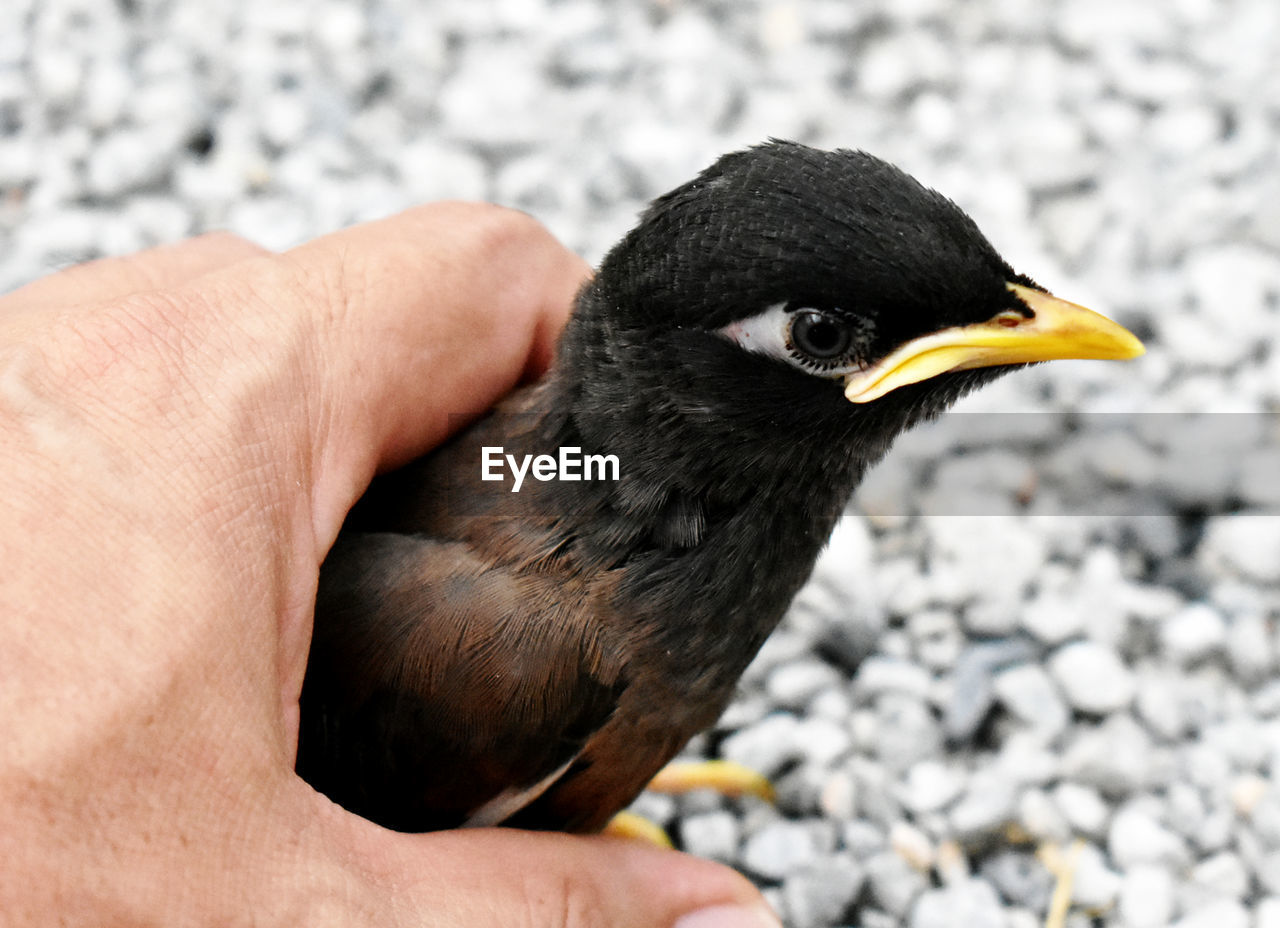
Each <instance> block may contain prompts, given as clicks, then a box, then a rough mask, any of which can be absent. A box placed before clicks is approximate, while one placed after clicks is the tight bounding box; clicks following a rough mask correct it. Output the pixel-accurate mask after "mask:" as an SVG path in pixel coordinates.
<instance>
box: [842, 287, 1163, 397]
mask: <svg viewBox="0 0 1280 928" xmlns="http://www.w3.org/2000/svg"><path fill="white" fill-rule="evenodd" d="M1007 286H1008V287H1009V289H1010V290H1011V291H1013V293H1014V295H1015V296H1017V297H1018V299H1019V300H1021V301H1022V302H1023V303H1025V304H1026V305H1027V306H1028V307H1029V308H1030V309H1031V312H1032V315H1031V316H1030V317H1029V318H1028V317H1025V316H1023V315H1022V314H1021V313H1019V312H1016V311H1014V310H1007V311H1005V312H1002V313H999V314H998V315H997V316H995V317H994V318H993V319H988V320H987V321H986V322H979V323H976V324H974V325H964V326H953V327H951V328H948V329H942V330H940V331H937V332H932V333H930V334H929V335H923V336H921V337H920V338H914V339H912V340H911V341H909V342H907V343H906V344H905V345H902V346H900V347H898V348H897V349H895V350H894V351H892V352H891V353H890V354H889V355H888V356H887V357H885V358H883V359H881V360H880V361H879V362H877V363H876V364H873V365H872V366H871V367H869V368H867V369H866V370H862V371H857V372H856V373H853V374H850V375H848V376H847V377H846V378H845V387H844V395H845V397H846V398H847V399H849V400H850V401H851V402H854V403H869V402H871V401H872V400H876V399H879V398H880V397H882V396H884V395H885V394H886V393H888V392H889V391H890V390H896V389H897V388H898V387H904V386H906V385H907V384H909V383H919V382H920V381H921V380H928V379H929V378H930V377H936V376H937V375H938V374H945V373H946V372H947V371H962V370H968V369H970V368H974V367H995V366H996V365H1000V364H1028V363H1031V362H1033V361H1054V360H1058V359H1060V358H1096V359H1100V360H1115V361H1123V360H1126V359H1128V358H1136V357H1138V356H1139V355H1141V354H1144V353H1145V352H1146V349H1145V348H1143V347H1142V342H1140V341H1138V339H1137V338H1136V337H1135V336H1134V335H1133V333H1132V332H1130V331H1129V330H1128V329H1126V328H1125V327H1124V326H1122V325H1119V324H1117V323H1115V322H1112V321H1111V320H1110V319H1108V318H1107V317H1106V316H1102V315H1099V314H1098V313H1095V312H1094V311H1093V310H1091V309H1085V308H1084V307H1083V306H1077V305H1076V304H1075V303H1068V302H1067V301H1066V300H1060V299H1058V298H1057V297H1055V296H1050V295H1049V294H1047V293H1043V292H1041V291H1039V290H1033V289H1031V288H1030V287H1024V286H1022V285H1021V284H1008V285H1007Z"/></svg>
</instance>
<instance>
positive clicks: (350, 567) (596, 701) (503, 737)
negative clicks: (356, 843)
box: [298, 533, 625, 831]
mask: <svg viewBox="0 0 1280 928" xmlns="http://www.w3.org/2000/svg"><path fill="white" fill-rule="evenodd" d="M584 608H585V604H584V603H582V602H579V601H578V600H577V598H576V597H575V594H574V593H573V592H572V591H570V590H567V589H566V588H565V586H564V584H563V582H562V581H561V580H560V579H557V578H552V577H547V576H541V575H536V574H524V575H517V574H516V573H514V572H513V571H512V570H510V569H507V568H502V567H497V568H495V567H492V566H488V565H487V564H485V563H484V562H482V561H481V560H480V559H479V558H478V557H477V556H476V555H475V554H474V552H473V551H472V550H471V549H470V548H469V547H468V546H467V545H466V544H464V543H460V542H444V541H435V540H431V539H428V538H423V537H419V536H409V535H398V534H389V533H371V534H350V535H343V536H342V537H341V538H340V539H339V541H338V544H337V545H335V547H334V549H333V551H331V552H330V554H329V557H328V559H327V561H326V564H325V569H324V570H323V571H322V573H321V587H320V590H319V594H318V597H317V605H316V628H315V636H314V640H313V644H312V653H311V660H310V663H309V665H308V669H307V679H306V682H305V684H304V687H303V693H302V718H303V722H302V731H301V732H300V736H299V746H298V772H299V774H301V775H302V776H303V777H304V778H305V779H307V780H308V782H310V783H311V784H312V785H313V786H315V787H316V788H317V789H319V790H320V791H321V792H323V793H325V794H326V795H328V796H329V797H330V798H332V799H333V800H334V801H336V802H337V803H339V804H340V805H342V806H344V807H345V808H347V809H349V810H351V811H353V812H356V813H358V814H360V815H363V816H365V817H366V818H370V819H372V820H373V821H376V822H378V823H380V824H383V825H386V826H387V827H390V828H396V829H398V830H402V831H424V830H430V829H436V828H448V827H454V826H457V825H460V824H463V823H464V822H466V821H467V820H468V819H469V818H471V816H472V815H473V814H474V813H475V812H476V811H477V810H478V809H480V808H481V807H484V806H485V805H486V804H487V803H493V802H494V800H495V799H497V798H498V797H502V796H503V795H504V794H505V795H507V796H510V795H511V794H513V793H519V792H521V791H526V790H529V789H530V788H531V787H534V786H535V785H539V784H543V785H545V783H546V782H549V781H550V780H551V779H554V777H553V774H556V773H557V771H560V770H562V769H564V768H565V767H566V766H567V765H569V763H570V762H571V761H572V760H573V759H574V758H575V757H576V756H577V755H578V753H579V752H580V751H581V749H582V746H583V745H584V744H585V743H586V741H587V740H588V739H589V738H590V737H591V736H592V734H593V733H595V732H596V731H597V730H598V729H600V728H601V726H603V725H605V724H606V723H607V722H608V720H609V719H610V717H611V716H612V714H613V713H614V711H615V708H616V706H617V704H618V700H619V697H620V695H621V693H622V691H623V689H624V688H625V680H624V679H623V678H622V675H621V671H620V669H619V667H618V665H617V663H616V661H615V660H614V659H613V658H612V657H611V655H610V652H609V650H608V649H607V648H606V647H605V646H604V642H602V641H600V640H599V634H600V631H599V626H598V625H596V624H595V623H592V622H584V621H581V616H582V614H583V611H584ZM575 617H576V618H577V619H578V620H576V621H575V620H574V619H575ZM535 793H536V791H535ZM491 808H492V806H491Z"/></svg>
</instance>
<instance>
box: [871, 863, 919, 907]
mask: <svg viewBox="0 0 1280 928" xmlns="http://www.w3.org/2000/svg"><path fill="white" fill-rule="evenodd" d="M865 866H866V873H867V889H868V892H869V894H870V896H871V901H872V902H873V903H874V904H875V905H877V906H879V907H880V908H881V909H883V910H884V911H886V912H889V913H890V914H892V915H897V916H899V917H901V916H904V915H906V913H907V910H908V909H909V908H910V907H911V903H912V902H914V901H915V899H916V897H917V896H919V895H920V893H922V892H924V891H925V890H926V889H927V888H928V886H929V881H928V880H927V879H926V878H925V876H924V874H922V873H921V872H920V871H919V870H917V869H916V868H915V867H913V866H911V864H909V863H907V861H906V860H904V859H903V858H902V856H901V855H900V854H898V853H897V852H895V851H882V852H880V853H879V854H876V855H874V856H873V857H871V858H869V859H868V860H867V861H866V864H865Z"/></svg>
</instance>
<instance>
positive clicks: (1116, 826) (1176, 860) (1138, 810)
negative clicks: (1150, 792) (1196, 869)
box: [1107, 804, 1191, 870]
mask: <svg viewBox="0 0 1280 928" xmlns="http://www.w3.org/2000/svg"><path fill="white" fill-rule="evenodd" d="M1107 849H1108V850H1109V851H1110V853H1111V857H1112V859H1113V860H1114V861H1115V862H1116V863H1117V864H1119V866H1120V867H1121V868H1122V869H1124V870H1129V869H1131V868H1133V867H1135V866H1138V865H1140V864H1159V865H1162V866H1168V867H1184V866H1186V864H1187V862H1188V861H1189V860H1190V859H1191V854H1190V852H1189V850H1188V848H1187V845H1186V842H1184V841H1183V840H1182V839H1181V838H1180V837H1178V835H1176V834H1174V833H1173V832H1172V831H1170V830H1169V829H1168V828H1166V827H1165V826H1164V825H1163V824H1161V823H1160V822H1159V821H1158V820H1157V819H1156V818H1154V817H1153V816H1152V815H1151V814H1150V812H1149V811H1147V810H1146V809H1145V808H1143V807H1141V806H1139V805H1137V804H1130V805H1126V806H1125V807H1123V808H1122V809H1120V811H1118V812H1117V813H1116V814H1115V816H1114V818H1112V820H1111V829H1110V831H1109V833H1108V835H1107Z"/></svg>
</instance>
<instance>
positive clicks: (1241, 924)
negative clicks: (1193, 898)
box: [1173, 899, 1249, 928]
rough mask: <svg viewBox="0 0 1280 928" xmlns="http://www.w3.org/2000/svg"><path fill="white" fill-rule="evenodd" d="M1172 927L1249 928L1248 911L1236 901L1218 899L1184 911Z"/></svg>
mask: <svg viewBox="0 0 1280 928" xmlns="http://www.w3.org/2000/svg"><path fill="white" fill-rule="evenodd" d="M1173 928H1249V912H1248V910H1247V909H1245V907H1244V906H1243V905H1241V904H1240V903H1238V902H1234V901H1232V900H1230V899H1220V900H1218V901H1217V902H1210V903H1209V904H1208V905H1204V906H1201V907H1200V908H1197V909H1194V910H1192V911H1190V912H1187V913H1185V914H1184V915H1183V916H1182V918H1180V919H1178V920H1177V921H1176V922H1174V923H1173Z"/></svg>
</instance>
